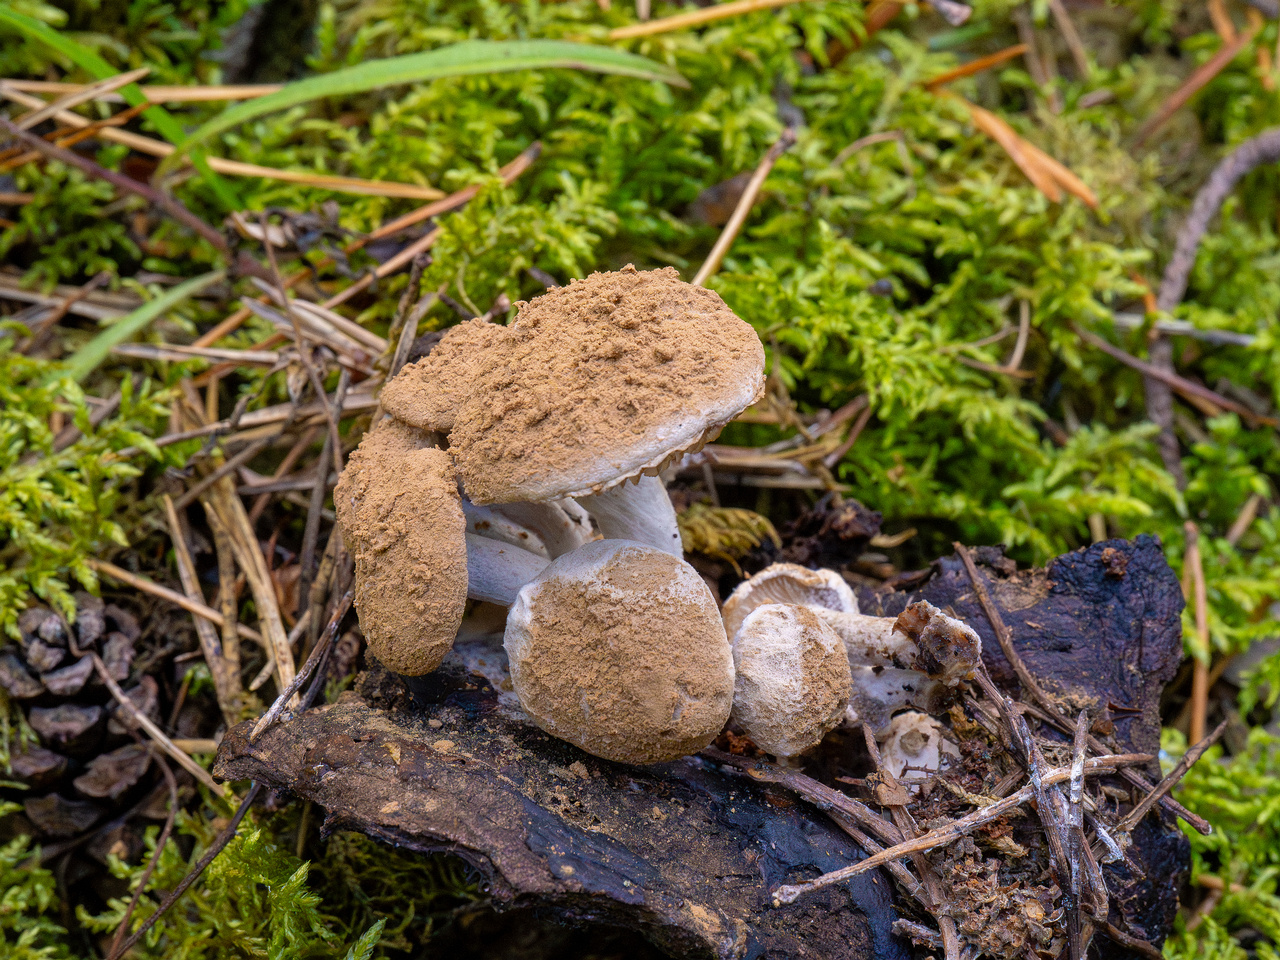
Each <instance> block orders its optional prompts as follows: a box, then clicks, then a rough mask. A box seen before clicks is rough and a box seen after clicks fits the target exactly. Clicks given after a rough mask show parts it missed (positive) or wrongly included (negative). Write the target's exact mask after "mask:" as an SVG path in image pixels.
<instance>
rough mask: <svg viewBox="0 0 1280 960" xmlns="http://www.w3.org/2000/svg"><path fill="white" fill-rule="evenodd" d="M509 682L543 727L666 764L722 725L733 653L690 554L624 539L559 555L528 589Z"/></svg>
mask: <svg viewBox="0 0 1280 960" xmlns="http://www.w3.org/2000/svg"><path fill="white" fill-rule="evenodd" d="M504 646H505V647H506V651H507V656H508V658H509V660H510V667H511V683H512V686H513V687H514V689H515V692H516V696H517V697H518V698H519V700H520V705H521V706H522V707H523V708H524V710H525V712H526V713H527V714H529V716H530V717H531V718H532V719H533V721H534V723H536V724H537V725H538V726H539V727H541V728H542V729H543V730H545V731H547V732H548V733H550V734H551V735H553V736H556V737H559V738H560V739H562V740H567V741H568V742H569V743H572V744H574V745H575V746H577V747H580V748H581V749H583V750H585V751H587V752H588V753H592V754H595V755H596V756H598V757H603V758H605V759H607V760H616V761H618V762H621V763H658V762H661V761H664V760H674V759H675V758H677V757H680V756H683V755H685V754H687V753H693V752H695V751H697V750H700V749H702V748H703V747H705V746H706V745H707V744H709V743H710V742H711V741H712V740H714V739H715V737H716V736H717V735H718V734H719V733H720V730H721V729H722V728H723V727H724V724H725V721H726V720H728V718H729V710H730V707H731V706H732V703H733V679H734V673H733V653H732V651H731V650H730V648H729V640H728V638H727V637H726V636H725V633H724V625H723V624H722V623H721V621H720V615H719V611H718V610H717V609H716V603H715V600H714V599H713V598H712V596H711V592H710V590H708V589H707V586H706V584H705V583H704V582H703V580H702V578H701V577H700V576H699V575H698V573H697V571H696V570H694V569H693V567H691V566H689V564H687V563H685V562H684V561H683V560H680V559H678V558H676V557H673V556H671V555H670V554H669V553H666V552H665V551H662V550H658V549H655V548H653V547H650V546H648V545H646V544H642V543H636V542H632V541H627V540H599V541H596V542H594V543H588V544H587V545H586V546H583V547H580V548H579V549H578V550H575V551H574V552H573V553H570V554H566V555H565V556H563V557H560V558H558V559H557V560H555V561H553V562H552V563H551V565H550V566H548V567H547V568H546V569H545V570H543V571H542V573H541V574H539V575H538V576H537V577H536V578H534V579H533V580H532V581H531V582H530V583H528V584H527V585H526V586H525V587H524V589H522V590H521V591H520V595H519V597H518V598H517V599H516V602H515V604H514V605H513V606H512V608H511V612H510V614H509V615H508V617H507V630H506V636H505V638H504Z"/></svg>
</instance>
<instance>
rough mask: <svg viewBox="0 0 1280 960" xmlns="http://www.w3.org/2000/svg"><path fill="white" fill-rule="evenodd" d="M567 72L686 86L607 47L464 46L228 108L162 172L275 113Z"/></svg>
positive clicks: (377, 63)
mask: <svg viewBox="0 0 1280 960" xmlns="http://www.w3.org/2000/svg"><path fill="white" fill-rule="evenodd" d="M552 67H568V68H573V69H578V70H593V71H595V72H597V73H611V74H616V75H620V76H626V77H637V78H639V79H642V80H658V81H661V82H663V83H669V84H672V85H675V86H682V87H683V86H688V82H687V81H686V80H685V79H684V78H683V77H682V76H680V74H678V73H676V72H675V71H674V70H672V69H671V68H670V67H668V66H666V65H664V64H661V63H658V62H656V61H654V60H650V59H648V58H647V57H641V56H637V55H636V54H633V53H626V52H624V51H621V50H614V49H612V48H610V47H598V46H592V45H591V44H585V43H570V42H568V41H563V40H511V41H493V40H467V41H464V42H462V43H455V44H452V45H450V46H447V47H441V48H439V49H437V50H428V51H427V52H425V53H411V54H406V55H404V56H400V57H387V58H385V59H382V60H373V61H370V62H368V63H362V64H359V65H357V66H354V67H347V68H345V69H342V70H335V71H334V72H332V73H325V74H321V75H320V76H316V77H308V78H307V79H305V80H299V81H297V82H295V83H290V84H287V85H286V86H285V87H283V88H282V89H281V90H278V91H277V92H275V93H271V94H267V95H266V96H265V97H258V98H257V99H255V100H249V101H246V102H243V103H238V104H236V105H235V106H232V107H228V108H227V109H226V110H224V111H222V112H221V113H220V114H218V115H217V116H216V117H214V118H212V119H211V120H209V121H208V122H206V123H205V124H204V125H203V126H201V127H199V128H197V129H196V130H195V131H194V132H193V133H192V134H191V136H189V137H187V138H186V140H184V141H183V142H182V143H180V144H179V145H178V150H177V151H176V152H175V153H174V154H173V156H171V157H169V158H168V159H166V160H165V161H164V162H163V163H162V164H161V165H160V172H164V171H166V170H171V169H173V167H174V165H175V164H176V163H177V161H178V158H179V157H180V156H181V155H182V154H183V153H185V152H186V151H187V150H190V149H192V148H193V147H196V146H199V145H200V144H203V143H206V142H208V141H209V140H210V139H211V138H213V137H215V136H217V135H218V134H220V133H222V132H223V131H225V130H230V129H231V128H233V127H235V126H238V125H239V124H242V123H245V122H246V121H248V120H252V119H254V118H255V117H260V116H262V115H263V114H267V113H272V112H274V111H277V110H285V109H287V108H289V107H294V106H298V105H299V104H303V103H309V102H311V101H313V100H319V99H321V98H323V97H334V96H348V95H350V94H354V93H364V92H367V91H369V90H378V89H381V88H383V87H391V86H396V85H399V84H406V83H422V82H425V81H428V80H437V79H440V78H442V77H459V76H468V75H475V74H481V73H497V72H506V71H512V70H545V69H548V68H552Z"/></svg>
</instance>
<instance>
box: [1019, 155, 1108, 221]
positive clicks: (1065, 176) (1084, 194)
mask: <svg viewBox="0 0 1280 960" xmlns="http://www.w3.org/2000/svg"><path fill="white" fill-rule="evenodd" d="M1022 145H1023V149H1025V150H1026V151H1027V153H1028V154H1030V156H1031V159H1032V160H1033V161H1034V162H1035V163H1038V164H1040V167H1041V169H1043V170H1044V171H1045V172H1046V173H1048V174H1049V176H1050V177H1052V178H1053V180H1054V182H1055V183H1057V184H1058V186H1060V187H1062V189H1063V190H1065V191H1067V193H1069V194H1071V195H1072V196H1073V197H1075V198H1076V199H1078V200H1080V201H1081V202H1082V203H1083V204H1084V205H1085V206H1086V207H1088V208H1089V209H1090V210H1097V209H1098V198H1097V196H1096V195H1095V194H1094V192H1093V191H1092V190H1090V189H1089V187H1088V186H1087V185H1086V184H1085V182H1084V181H1083V180H1081V179H1080V178H1079V177H1077V176H1076V175H1075V174H1074V173H1072V172H1071V170H1070V169H1069V168H1068V167H1067V166H1065V165H1064V164H1062V163H1060V162H1058V161H1057V160H1055V159H1053V157H1051V156H1049V154H1047V153H1045V152H1044V151H1043V150H1041V149H1040V148H1039V147H1037V146H1036V145H1035V144H1034V143H1029V142H1028V141H1026V140H1023V141H1022Z"/></svg>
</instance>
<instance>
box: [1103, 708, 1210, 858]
mask: <svg viewBox="0 0 1280 960" xmlns="http://www.w3.org/2000/svg"><path fill="white" fill-rule="evenodd" d="M1226 729H1227V721H1226V720H1223V721H1222V722H1221V723H1220V724H1218V726H1217V728H1216V729H1215V730H1214V731H1213V733H1211V734H1209V735H1208V736H1207V737H1205V738H1204V739H1203V740H1201V741H1200V742H1199V743H1197V744H1196V745H1195V746H1193V747H1191V748H1190V749H1189V750H1187V752H1186V753H1184V754H1183V755H1182V759H1181V760H1179V761H1178V763H1177V765H1176V766H1175V767H1174V768H1173V769H1172V770H1170V771H1169V775H1168V776H1167V777H1165V778H1164V779H1163V780H1161V781H1160V782H1159V783H1158V784H1156V787H1155V789H1154V790H1152V791H1151V792H1150V793H1148V794H1147V795H1146V796H1145V797H1143V798H1142V799H1141V800H1140V801H1138V805H1137V806H1136V807H1134V808H1133V809H1132V810H1130V811H1129V812H1128V813H1127V814H1125V817H1124V819H1123V820H1121V821H1120V822H1119V823H1118V824H1116V831H1117V832H1119V833H1132V832H1133V828H1134V827H1136V826H1137V825H1138V822H1139V821H1140V820H1141V819H1142V818H1143V817H1145V816H1146V815H1147V812H1148V811H1149V810H1150V809H1151V808H1152V807H1153V806H1155V804H1156V802H1157V801H1158V800H1159V799H1160V798H1161V797H1163V796H1164V795H1165V794H1166V793H1168V792H1169V791H1170V790H1172V789H1173V788H1174V787H1175V786H1176V785H1177V783H1178V781H1179V780H1181V779H1182V778H1183V777H1185V776H1186V775H1187V771H1188V770H1190V769H1191V767H1192V765H1193V764H1194V763H1195V762H1196V761H1197V760H1199V759H1200V757H1201V756H1203V755H1204V752H1205V751H1206V750H1208V749H1209V748H1210V747H1212V746H1213V745H1214V744H1215V743H1217V742H1218V738H1219V737H1221V736H1222V734H1223V732H1224V731H1225V730H1226Z"/></svg>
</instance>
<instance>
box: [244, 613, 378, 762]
mask: <svg viewBox="0 0 1280 960" xmlns="http://www.w3.org/2000/svg"><path fill="white" fill-rule="evenodd" d="M353 595H354V592H353V591H351V590H348V591H347V592H346V593H345V594H343V596H342V599H341V600H339V601H338V609H337V610H335V611H334V614H333V617H332V618H330V620H329V625H328V626H327V627H325V631H324V634H323V635H322V636H321V637H320V641H319V643H317V644H316V645H315V647H314V648H313V649H312V651H311V655H310V656H309V657H307V662H306V663H304V664H303V665H302V669H301V670H299V671H298V673H297V675H296V676H295V677H294V678H293V680H292V681H291V682H290V683H289V686H288V687H287V688H286V689H285V690H284V691H283V692H282V693H281V694H280V696H278V697H276V700H275V703H273V704H271V707H270V709H268V710H267V712H266V713H264V714H263V715H262V716H261V717H260V718H259V719H258V722H257V723H255V724H254V725H253V729H252V730H250V731H249V742H250V743H252V742H253V740H254V739H255V738H256V737H257V736H258V735H259V734H260V733H262V731H263V730H265V729H267V727H269V726H271V724H273V723H275V721H276V718H277V717H279V716H280V714H281V713H282V712H283V711H284V708H285V707H286V706H288V704H289V701H290V700H291V699H292V698H293V695H294V694H295V693H297V692H298V691H299V690H300V689H302V685H303V684H304V683H306V682H307V680H308V678H309V677H310V676H311V674H312V672H313V671H314V670H315V669H316V668H317V666H318V665H319V664H320V662H321V660H323V659H325V658H326V657H328V655H329V647H330V646H331V645H332V643H333V638H334V637H335V636H337V633H338V626H339V625H340V624H341V623H342V618H343V617H345V616H346V615H347V611H348V610H350V609H351V598H352V596H353Z"/></svg>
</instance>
